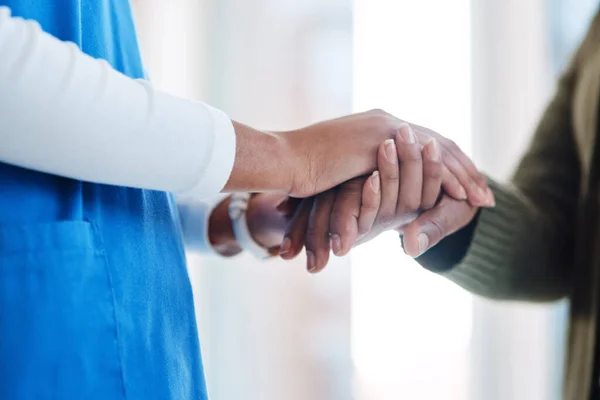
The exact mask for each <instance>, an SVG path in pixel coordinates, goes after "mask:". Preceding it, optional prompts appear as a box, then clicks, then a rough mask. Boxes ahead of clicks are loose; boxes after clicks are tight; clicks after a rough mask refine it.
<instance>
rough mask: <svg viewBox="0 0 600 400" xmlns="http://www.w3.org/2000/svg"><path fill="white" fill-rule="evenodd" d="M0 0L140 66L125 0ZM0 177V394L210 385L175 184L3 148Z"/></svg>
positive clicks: (128, 67)
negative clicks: (52, 162) (114, 180)
mask: <svg viewBox="0 0 600 400" xmlns="http://www.w3.org/2000/svg"><path fill="white" fill-rule="evenodd" d="M0 6H7V7H8V8H10V10H11V12H12V15H13V16H17V17H22V18H25V19H30V20H35V21H37V22H38V23H39V24H40V25H41V28H42V30H43V31H45V32H47V33H49V34H50V35H52V36H54V37H55V38H58V39H60V40H62V41H70V42H73V43H74V44H75V45H76V46H77V47H78V48H79V49H81V50H82V51H83V52H84V53H86V54H88V55H90V56H92V57H94V58H97V59H103V60H106V61H107V62H108V63H109V64H110V66H111V67H112V68H114V69H115V70H117V71H120V72H121V73H122V74H124V75H126V76H128V77H130V78H139V79H143V78H144V69H143V66H142V62H141V58H140V53H139V49H138V43H137V39H136V33H135V29H134V24H133V18H132V13H131V9H130V5H129V3H128V1H125V0H54V1H49V0H0ZM25 34H27V33H25ZM2 37H3V36H2V27H1V26H0V42H1V40H2ZM0 44H1V43H0ZM31 46H33V47H35V46H36V43H33V44H31ZM0 57H1V56H0ZM24 68H27V66H25V67H24ZM3 71H4V70H2V69H0V78H1V77H2V76H1V75H2V73H4V72H3ZM0 82H1V80H0ZM1 90H5V89H3V87H1V85H0V91H1ZM5 117H6V118H10V115H9V114H8V113H7V114H5ZM37 117H38V116H36V115H32V116H30V119H31V120H32V121H33V122H32V123H34V122H35V120H36V118H37ZM367 117H368V118H371V119H369V121H370V122H369V123H370V125H369V129H371V130H373V126H374V125H373V123H372V121H373V118H372V117H371V116H370V115H367ZM385 118H387V119H386V121H387V123H389V118H388V117H387V116H385ZM354 121H355V120H354ZM3 122H4V121H0V131H1V130H2V129H5V128H4V127H3V125H2V123H3ZM357 124H359V123H358V122H352V123H351V125H352V126H354V127H356V126H358V125H357ZM355 129H356V128H355ZM386 129H387V130H388V131H389V127H386ZM27 133H28V132H26V131H21V132H19V134H23V135H26V134H27ZM84 134H85V133H82V135H84ZM315 134H316V133H315ZM319 134H320V133H319ZM386 134H387V133H386ZM320 137H322V138H324V137H325V136H322V135H321V136H320ZM117 139H118V138H117ZM323 140H325V139H323ZM365 140H366V139H365ZM373 140H375V139H373ZM376 140H377V143H381V141H382V140H380V139H379V137H377V139H376ZM344 143H349V141H347V142H344ZM4 145H5V144H4V143H3V144H2V146H4ZM344 145H345V144H344ZM241 147H243V145H242V144H240V142H238V148H241ZM337 147H343V146H337ZM363 147H366V148H367V150H368V151H371V150H369V149H368V146H362V147H361V148H363ZM37 150H39V149H37ZM37 150H36V151H37ZM42 150H43V149H42ZM367 150H365V151H364V152H363V153H364V154H366V155H368V154H367V153H366V152H367ZM13 153H18V152H16V151H15V152H13ZM13 153H11V154H9V155H10V156H12V154H13ZM42 153H43V151H42ZM363 153H361V154H363ZM357 154H358V151H357ZM19 155H20V154H17V156H19ZM67 156H72V154H67V153H65V157H67ZM2 161H4V160H2ZM350 161H352V160H350ZM109 162H110V160H106V163H109ZM369 162H370V163H372V161H369ZM354 164H356V163H353V164H348V165H349V167H348V168H349V169H351V167H350V166H351V165H354ZM358 164H360V163H358ZM364 165H367V164H364ZM368 165H370V164H368ZM134 167H135V166H133V165H132V168H134ZM344 168H345V167H344ZM344 168H342V169H344ZM361 168H362V167H361ZM369 168H370V169H371V170H372V169H373V168H372V167H370V166H369V167H365V168H363V171H362V172H360V171H358V170H356V174H354V172H348V173H347V174H348V176H345V175H344V176H345V178H344V179H341V178H340V179H338V180H337V181H335V182H333V184H331V185H329V186H328V187H323V189H328V188H329V187H333V186H334V185H335V184H339V183H341V182H342V181H343V180H345V179H349V178H352V177H353V176H357V175H358V173H359V172H360V173H364V172H367V170H368V169H369ZM353 174H354V175H353ZM340 176H341V175H340ZM336 179H337V178H336ZM242 181H243V179H242ZM461 183H463V182H461ZM265 189H269V188H265ZM0 190H1V192H0V329H1V333H0V399H11V400H12V399H102V400H106V399H111V400H116V399H144V400H148V399H186V400H191V399H195V400H205V399H207V397H208V396H207V392H206V385H205V381H204V373H203V368H202V362H201V356H200V345H199V341H198V334H197V326H196V320H195V314H194V307H193V298H192V290H191V285H190V280H189V277H188V273H187V270H186V263H185V254H184V247H183V243H182V232H181V226H180V222H179V214H178V209H177V206H176V204H175V201H174V197H173V195H172V194H171V193H169V192H168V191H161V190H147V189H141V188H133V187H128V186H125V185H123V186H119V185H107V184H101V183H93V181H86V180H85V179H82V180H78V179H72V178H71V177H63V176H60V174H52V173H45V172H41V171H38V170H36V168H22V167H21V166H17V165H13V164H11V163H5V162H0ZM305 194H307V195H310V194H311V193H308V192H306V193H305ZM270 201H271V200H270Z"/></svg>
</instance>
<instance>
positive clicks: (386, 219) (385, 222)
mask: <svg viewBox="0 0 600 400" xmlns="http://www.w3.org/2000/svg"><path fill="white" fill-rule="evenodd" d="M394 219H395V218H394V215H392V214H388V213H385V214H383V215H379V216H378V217H377V225H379V226H381V227H382V228H383V229H386V228H390V227H392V226H393V225H394Z"/></svg>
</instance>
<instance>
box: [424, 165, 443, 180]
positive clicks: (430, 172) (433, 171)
mask: <svg viewBox="0 0 600 400" xmlns="http://www.w3.org/2000/svg"><path fill="white" fill-rule="evenodd" d="M424 167H425V168H424V169H425V171H424V172H423V173H424V174H425V176H426V177H427V178H430V179H440V178H441V177H442V175H443V173H444V168H443V166H442V164H441V163H440V162H437V161H428V162H426V163H425V165H424Z"/></svg>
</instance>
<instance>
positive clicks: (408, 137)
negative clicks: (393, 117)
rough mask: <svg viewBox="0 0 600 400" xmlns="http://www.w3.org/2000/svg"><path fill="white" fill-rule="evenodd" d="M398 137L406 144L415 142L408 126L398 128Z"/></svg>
mask: <svg viewBox="0 0 600 400" xmlns="http://www.w3.org/2000/svg"><path fill="white" fill-rule="evenodd" d="M400 137H401V138H402V140H404V141H405V142H406V143H408V144H414V143H416V141H417V139H416V138H415V134H414V133H413V131H412V129H411V127H410V125H408V124H407V125H406V126H405V127H402V128H400Z"/></svg>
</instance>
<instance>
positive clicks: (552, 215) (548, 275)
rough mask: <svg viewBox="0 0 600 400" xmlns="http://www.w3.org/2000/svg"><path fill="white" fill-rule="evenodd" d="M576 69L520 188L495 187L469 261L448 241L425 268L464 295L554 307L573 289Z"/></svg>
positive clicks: (524, 166) (517, 180) (563, 83)
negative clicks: (553, 302)
mask: <svg viewBox="0 0 600 400" xmlns="http://www.w3.org/2000/svg"><path fill="white" fill-rule="evenodd" d="M574 83H575V72H574V68H571V69H570V70H569V71H568V72H567V73H566V74H565V75H564V76H563V77H562V79H561V80H560V81H559V86H558V90H557V93H556V95H555V97H554V99H553V100H552V102H551V103H550V105H549V106H548V108H547V110H546V112H545V114H544V116H543V118H542V121H541V123H540V124H539V126H538V128H537V131H536V133H535V135H534V137H533V140H532V143H531V145H530V147H529V150H528V151H527V153H526V155H525V156H524V157H523V159H522V160H521V162H520V164H519V166H518V168H517V170H516V173H515V175H514V178H513V179H512V182H511V183H510V184H507V185H502V184H499V183H496V182H493V181H491V182H490V186H491V188H492V190H493V191H494V194H495V196H496V207H495V208H491V209H482V210H481V211H480V212H479V214H478V217H477V220H476V221H475V223H474V225H470V226H467V228H466V229H473V232H472V238H471V239H467V241H466V243H465V242H464V241H463V242H462V244H458V246H462V254H461V253H460V249H459V251H458V254H459V256H458V257H445V256H444V254H446V253H447V252H448V251H449V250H448V248H447V247H448V246H452V245H456V241H452V240H444V241H443V242H441V243H440V244H439V245H438V246H436V247H434V248H433V249H432V250H430V252H432V253H431V254H427V255H426V256H424V257H422V258H421V259H419V260H418V261H420V262H421V263H423V264H425V265H427V261H431V260H435V269H436V270H437V271H440V273H441V274H442V275H443V276H445V277H447V278H448V279H450V280H452V281H454V282H456V283H457V284H459V285H460V286H462V287H463V288H465V289H467V290H469V291H471V292H473V293H476V294H479V295H482V296H485V297H489V298H494V299H510V300H528V301H550V300H554V299H558V298H561V297H564V296H565V295H566V294H567V293H568V289H569V286H570V278H571V270H572V268H571V267H572V263H573V249H574V235H575V232H574V230H575V225H576V224H575V223H574V221H575V220H576V218H577V211H578V193H579V187H580V162H579V158H578V153H577V150H576V144H575V138H574V134H573V128H572V116H571V105H572V97H573V91H574ZM457 258H458V259H457Z"/></svg>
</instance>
